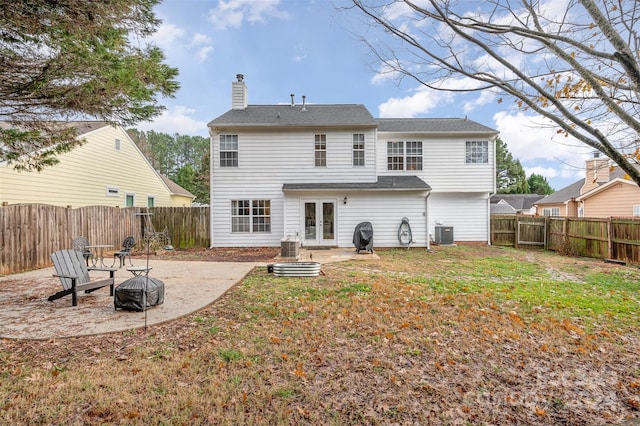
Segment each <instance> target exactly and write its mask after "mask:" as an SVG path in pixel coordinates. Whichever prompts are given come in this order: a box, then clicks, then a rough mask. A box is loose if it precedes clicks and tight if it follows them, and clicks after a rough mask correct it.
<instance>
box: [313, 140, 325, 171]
mask: <svg viewBox="0 0 640 426" xmlns="http://www.w3.org/2000/svg"><path fill="white" fill-rule="evenodd" d="M318 145H320V147H318ZM318 160H319V161H318ZM318 162H319V163H320V164H318ZM313 167H327V134H326V133H316V134H315V135H314V142H313Z"/></svg>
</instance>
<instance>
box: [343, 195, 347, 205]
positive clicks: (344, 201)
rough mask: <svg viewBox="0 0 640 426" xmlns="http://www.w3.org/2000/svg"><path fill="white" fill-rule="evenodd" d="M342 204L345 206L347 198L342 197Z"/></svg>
mask: <svg viewBox="0 0 640 426" xmlns="http://www.w3.org/2000/svg"><path fill="white" fill-rule="evenodd" d="M342 203H343V204H347V196H346V195H345V196H344V199H343V200H342Z"/></svg>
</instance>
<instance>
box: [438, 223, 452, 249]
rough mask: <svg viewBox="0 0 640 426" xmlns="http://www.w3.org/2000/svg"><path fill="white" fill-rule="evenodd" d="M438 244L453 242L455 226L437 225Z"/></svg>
mask: <svg viewBox="0 0 640 426" xmlns="http://www.w3.org/2000/svg"><path fill="white" fill-rule="evenodd" d="M435 241H436V244H443V245H444V244H453V226H436V236H435Z"/></svg>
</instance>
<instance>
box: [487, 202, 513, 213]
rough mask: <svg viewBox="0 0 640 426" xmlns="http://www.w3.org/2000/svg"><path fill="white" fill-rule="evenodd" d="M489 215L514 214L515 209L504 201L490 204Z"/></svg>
mask: <svg viewBox="0 0 640 426" xmlns="http://www.w3.org/2000/svg"><path fill="white" fill-rule="evenodd" d="M490 210H491V214H516V213H518V212H517V210H516V209H514V208H513V207H512V206H510V205H509V203H507V202H506V201H505V200H500V201H498V202H497V203H494V202H491V208H490Z"/></svg>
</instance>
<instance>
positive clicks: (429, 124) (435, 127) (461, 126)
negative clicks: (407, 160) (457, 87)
mask: <svg viewBox="0 0 640 426" xmlns="http://www.w3.org/2000/svg"><path fill="white" fill-rule="evenodd" d="M376 121H377V122H378V124H379V126H378V131H379V132H402V133H484V134H487V135H497V134H498V131H497V130H494V129H492V128H490V127H487V126H484V125H482V124H480V123H476V122H475V121H471V120H469V119H467V118H377V119H376Z"/></svg>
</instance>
